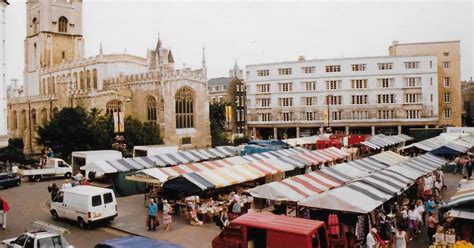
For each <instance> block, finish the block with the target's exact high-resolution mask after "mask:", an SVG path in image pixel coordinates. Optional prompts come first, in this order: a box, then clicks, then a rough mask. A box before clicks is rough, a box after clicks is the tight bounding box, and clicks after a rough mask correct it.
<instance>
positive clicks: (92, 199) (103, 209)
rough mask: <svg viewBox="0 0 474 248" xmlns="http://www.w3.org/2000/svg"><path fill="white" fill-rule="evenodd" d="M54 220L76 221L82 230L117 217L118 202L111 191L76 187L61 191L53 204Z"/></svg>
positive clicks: (90, 187) (52, 213)
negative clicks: (95, 223)
mask: <svg viewBox="0 0 474 248" xmlns="http://www.w3.org/2000/svg"><path fill="white" fill-rule="evenodd" d="M51 215H52V217H53V220H58V219H60V218H64V219H70V220H75V221H77V222H78V223H79V226H80V227H81V228H87V226H88V225H90V224H91V223H94V222H99V221H111V220H113V219H114V218H115V217H117V201H116V199H115V194H114V192H113V191H112V190H111V189H105V188H99V187H94V186H76V187H72V188H69V189H64V190H61V191H59V193H58V195H57V197H56V199H55V200H54V201H53V202H52V203H51Z"/></svg>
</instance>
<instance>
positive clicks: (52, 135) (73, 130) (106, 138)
mask: <svg viewBox="0 0 474 248" xmlns="http://www.w3.org/2000/svg"><path fill="white" fill-rule="evenodd" d="M113 137H114V136H113V126H112V121H111V119H110V117H109V116H103V115H101V114H100V111H99V110H97V109H91V110H90V111H87V110H85V109H84V108H83V107H80V106H78V107H75V108H63V109H62V110H61V111H59V112H58V113H56V114H55V115H54V116H53V118H51V121H49V122H47V123H46V124H44V126H40V127H39V128H38V138H37V143H38V144H40V145H43V146H50V147H51V148H52V149H53V150H55V151H56V152H57V153H58V154H59V155H60V156H61V157H62V158H64V159H66V158H67V157H68V156H69V155H70V154H71V153H72V152H73V151H84V150H86V151H87V150H100V149H109V148H110V146H111V144H112V142H113Z"/></svg>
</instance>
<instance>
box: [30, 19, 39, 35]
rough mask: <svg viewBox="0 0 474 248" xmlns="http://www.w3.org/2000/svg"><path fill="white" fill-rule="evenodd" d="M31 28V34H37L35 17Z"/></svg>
mask: <svg viewBox="0 0 474 248" xmlns="http://www.w3.org/2000/svg"><path fill="white" fill-rule="evenodd" d="M31 27H32V31H33V34H36V33H38V19H36V17H35V18H33V21H32V24H31Z"/></svg>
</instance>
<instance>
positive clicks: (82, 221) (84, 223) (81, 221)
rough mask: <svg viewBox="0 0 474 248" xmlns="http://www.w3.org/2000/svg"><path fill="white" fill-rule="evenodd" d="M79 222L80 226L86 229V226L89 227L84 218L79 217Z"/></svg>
mask: <svg viewBox="0 0 474 248" xmlns="http://www.w3.org/2000/svg"><path fill="white" fill-rule="evenodd" d="M77 222H79V226H80V227H81V228H82V229H86V228H87V223H86V222H85V221H84V220H83V219H82V218H79V219H77Z"/></svg>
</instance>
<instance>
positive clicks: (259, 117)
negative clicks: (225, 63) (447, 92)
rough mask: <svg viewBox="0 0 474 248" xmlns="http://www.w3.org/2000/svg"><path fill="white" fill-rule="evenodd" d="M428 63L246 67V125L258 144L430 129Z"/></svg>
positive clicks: (432, 68) (433, 87) (434, 114)
mask: <svg viewBox="0 0 474 248" xmlns="http://www.w3.org/2000/svg"><path fill="white" fill-rule="evenodd" d="M437 68H438V66H437V57H436V56H410V57H392V56H384V57H360V58H340V59H323V60H319V59H317V60H305V59H304V57H300V59H299V60H298V61H291V62H281V63H268V64H258V65H249V66H247V67H246V76H247V125H248V130H249V131H250V132H252V134H253V135H255V136H256V137H259V138H268V137H273V138H279V139H282V138H291V137H299V136H300V134H301V135H303V134H305V135H310V134H314V133H316V132H317V131H318V130H319V129H320V127H327V126H330V127H331V128H332V130H333V131H336V132H340V133H342V132H344V133H346V134H352V133H354V134H365V133H367V134H374V133H379V132H384V133H401V132H402V131H403V130H404V129H408V128H410V127H427V126H435V125H437V124H438V118H439V117H438V87H437V85H438V77H437V70H438V69H437Z"/></svg>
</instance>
